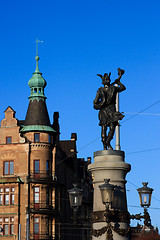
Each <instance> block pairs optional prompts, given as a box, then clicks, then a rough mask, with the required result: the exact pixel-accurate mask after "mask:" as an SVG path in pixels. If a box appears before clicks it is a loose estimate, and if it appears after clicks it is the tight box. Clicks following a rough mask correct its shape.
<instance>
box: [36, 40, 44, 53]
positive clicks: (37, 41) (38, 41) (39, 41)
mask: <svg viewBox="0 0 160 240" xmlns="http://www.w3.org/2000/svg"><path fill="white" fill-rule="evenodd" d="M38 43H43V41H41V40H38V39H36V56H38Z"/></svg>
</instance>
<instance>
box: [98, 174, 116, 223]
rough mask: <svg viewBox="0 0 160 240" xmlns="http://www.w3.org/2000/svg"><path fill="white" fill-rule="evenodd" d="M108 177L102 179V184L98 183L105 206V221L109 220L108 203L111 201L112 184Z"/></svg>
mask: <svg viewBox="0 0 160 240" xmlns="http://www.w3.org/2000/svg"><path fill="white" fill-rule="evenodd" d="M109 181H110V179H104V182H105V183H104V184H102V185H99V189H100V191H101V196H102V203H103V204H104V205H105V206H106V213H105V217H106V222H107V223H109V222H110V212H109V205H110V204H111V203H112V202H113V194H114V187H115V186H114V185H112V184H110V183H109Z"/></svg>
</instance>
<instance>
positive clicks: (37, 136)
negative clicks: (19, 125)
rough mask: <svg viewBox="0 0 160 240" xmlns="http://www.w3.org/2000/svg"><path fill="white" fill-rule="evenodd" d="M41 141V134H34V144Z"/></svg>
mask: <svg viewBox="0 0 160 240" xmlns="http://www.w3.org/2000/svg"><path fill="white" fill-rule="evenodd" d="M39 140H40V134H39V133H34V142H39Z"/></svg>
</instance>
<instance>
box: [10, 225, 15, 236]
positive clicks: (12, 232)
mask: <svg viewBox="0 0 160 240" xmlns="http://www.w3.org/2000/svg"><path fill="white" fill-rule="evenodd" d="M10 231H11V235H13V234H14V224H11V225H10Z"/></svg>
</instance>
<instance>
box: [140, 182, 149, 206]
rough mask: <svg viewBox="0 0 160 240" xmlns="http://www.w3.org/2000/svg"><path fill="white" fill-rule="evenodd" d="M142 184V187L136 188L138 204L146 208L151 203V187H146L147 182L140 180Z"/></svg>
mask: <svg viewBox="0 0 160 240" xmlns="http://www.w3.org/2000/svg"><path fill="white" fill-rule="evenodd" d="M142 184H143V187H141V188H138V189H137V191H138V193H139V198H140V205H141V207H143V208H148V207H149V206H150V205H151V196H152V192H153V189H152V188H149V187H147V185H148V182H142Z"/></svg>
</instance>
